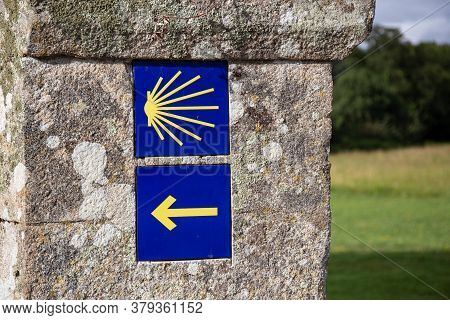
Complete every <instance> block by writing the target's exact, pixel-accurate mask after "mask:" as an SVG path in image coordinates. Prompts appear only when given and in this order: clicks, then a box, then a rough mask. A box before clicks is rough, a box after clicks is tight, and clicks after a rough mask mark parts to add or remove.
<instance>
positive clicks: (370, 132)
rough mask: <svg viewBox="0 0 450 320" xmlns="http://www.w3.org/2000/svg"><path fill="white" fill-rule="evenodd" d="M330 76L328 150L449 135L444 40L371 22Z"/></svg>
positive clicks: (449, 62)
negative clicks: (415, 38) (413, 40)
mask: <svg viewBox="0 0 450 320" xmlns="http://www.w3.org/2000/svg"><path fill="white" fill-rule="evenodd" d="M333 76H334V82H335V83H334V102H333V112H332V119H333V138H332V139H333V140H332V150H333V151H339V150H343V149H373V148H389V147H398V146H405V145H411V144H418V143H423V142H429V141H448V140H450V108H449V107H448V101H449V100H450V96H449V92H450V91H449V88H450V46H449V45H439V44H434V43H421V44H418V45H413V44H410V43H408V42H405V41H403V39H402V37H401V34H400V32H399V31H398V30H396V29H389V28H383V27H375V28H374V30H373V32H372V34H371V36H370V38H369V39H368V40H367V41H366V43H365V46H364V48H357V49H356V50H355V51H354V52H353V53H352V54H351V55H350V56H349V57H348V58H347V59H345V60H343V61H341V62H339V63H336V64H335V65H334V67H333Z"/></svg>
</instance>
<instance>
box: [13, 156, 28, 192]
mask: <svg viewBox="0 0 450 320" xmlns="http://www.w3.org/2000/svg"><path fill="white" fill-rule="evenodd" d="M26 183H27V168H26V167H25V165H24V164H23V163H21V162H20V163H18V164H17V165H16V167H15V168H14V171H13V174H12V178H11V181H10V185H9V190H10V191H11V192H13V193H14V192H16V193H17V192H20V191H22V189H23V188H24V187H25V184H26Z"/></svg>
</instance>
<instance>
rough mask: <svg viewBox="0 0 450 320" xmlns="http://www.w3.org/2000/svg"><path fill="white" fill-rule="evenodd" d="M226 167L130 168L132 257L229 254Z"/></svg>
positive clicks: (150, 258)
mask: <svg viewBox="0 0 450 320" xmlns="http://www.w3.org/2000/svg"><path fill="white" fill-rule="evenodd" d="M230 179H231V177H230V166H229V165H228V164H224V165H172V166H150V167H138V168H137V169H136V199H137V204H136V205H137V239H136V240H137V260H138V261H174V260H193V259H213V258H230V257H231V195H230V191H231V185H230V183H231V182H230Z"/></svg>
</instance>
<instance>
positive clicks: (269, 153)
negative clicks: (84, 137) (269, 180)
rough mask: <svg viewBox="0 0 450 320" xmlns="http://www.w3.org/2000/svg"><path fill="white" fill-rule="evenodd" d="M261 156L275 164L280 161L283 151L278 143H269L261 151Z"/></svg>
mask: <svg viewBox="0 0 450 320" xmlns="http://www.w3.org/2000/svg"><path fill="white" fill-rule="evenodd" d="M262 152H263V156H264V158H266V159H267V160H269V161H270V162H276V161H278V160H280V159H281V156H282V155H283V149H282V148H281V145H280V144H279V143H278V142H274V141H271V142H269V144H267V145H266V146H265V147H264V148H263V149H262Z"/></svg>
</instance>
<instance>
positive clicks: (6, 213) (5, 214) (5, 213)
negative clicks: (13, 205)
mask: <svg viewBox="0 0 450 320" xmlns="http://www.w3.org/2000/svg"><path fill="white" fill-rule="evenodd" d="M1 205H2V206H4V207H3V210H2V215H1V218H2V219H3V220H8V219H9V211H8V208H7V207H6V206H5V204H4V203H2V204H1Z"/></svg>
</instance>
